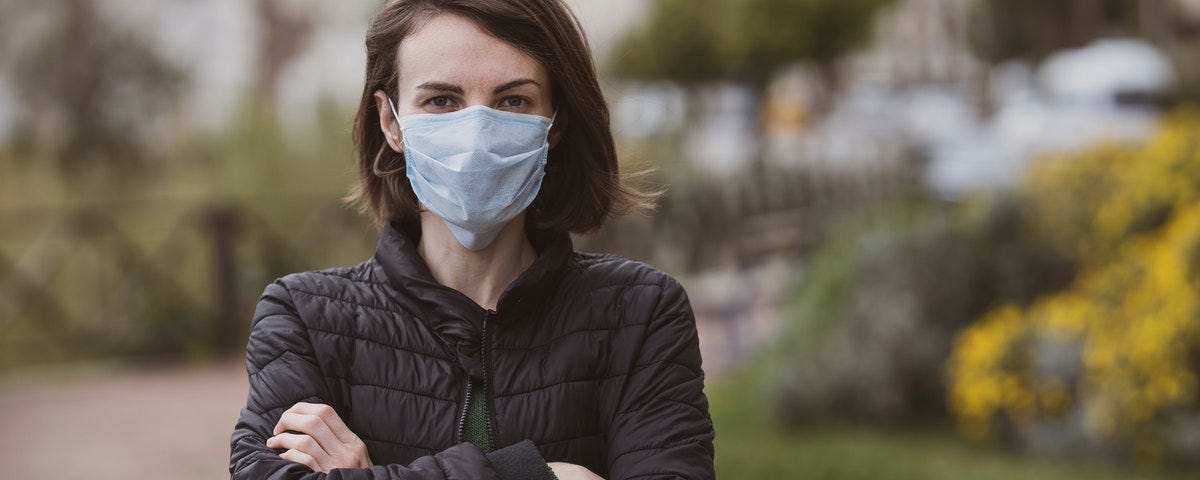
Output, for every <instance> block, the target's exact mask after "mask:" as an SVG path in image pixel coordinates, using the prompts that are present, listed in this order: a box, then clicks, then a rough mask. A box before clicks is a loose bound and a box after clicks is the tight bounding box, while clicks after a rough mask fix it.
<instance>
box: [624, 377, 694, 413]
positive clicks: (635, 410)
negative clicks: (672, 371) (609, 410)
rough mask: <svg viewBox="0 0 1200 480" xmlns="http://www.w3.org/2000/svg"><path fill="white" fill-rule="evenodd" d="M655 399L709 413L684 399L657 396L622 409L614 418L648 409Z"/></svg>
mask: <svg viewBox="0 0 1200 480" xmlns="http://www.w3.org/2000/svg"><path fill="white" fill-rule="evenodd" d="M695 380H696V379H695V378H689V379H687V380H684V381H682V382H679V383H677V384H675V385H682V384H684V383H687V382H692V381H695ZM655 401H665V402H671V403H678V404H680V405H686V406H689V407H692V409H694V410H696V411H697V412H699V413H700V414H701V415H704V416H706V417H707V416H708V413H707V412H705V411H704V410H703V409H701V408H700V407H697V406H695V405H692V404H690V403H688V402H684V401H682V400H675V399H673V398H655V399H654V400H650V401H647V402H642V404H640V405H638V406H637V407H636V408H629V409H626V410H625V411H622V412H617V414H616V415H613V418H617V417H620V416H622V415H628V414H630V413H634V412H639V411H642V410H645V409H646V405H647V404H650V403H653V402H655Z"/></svg>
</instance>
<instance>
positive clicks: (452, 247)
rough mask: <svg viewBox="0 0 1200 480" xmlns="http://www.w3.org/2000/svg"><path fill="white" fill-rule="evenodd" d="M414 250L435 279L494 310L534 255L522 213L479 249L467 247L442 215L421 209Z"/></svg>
mask: <svg viewBox="0 0 1200 480" xmlns="http://www.w3.org/2000/svg"><path fill="white" fill-rule="evenodd" d="M417 252H418V253H420V255H421V257H422V258H424V259H425V264H426V265H428V266H429V272H430V273H431V274H433V278H434V280H437V281H438V283H440V284H442V285H445V286H447V287H450V288H453V289H455V290H458V291H459V292H462V293H463V295H466V296H467V297H468V298H470V299H471V300H474V301H475V303H477V304H479V306H481V307H483V308H486V309H491V310H495V309H496V304H497V303H499V301H500V295H501V294H503V293H504V290H505V289H506V288H508V285H509V284H510V283H512V281H513V280H516V278H517V277H518V276H520V275H521V272H523V271H525V269H526V268H529V265H531V264H533V261H534V259H536V258H537V251H535V250H534V248H533V245H532V244H531V243H529V238H527V237H526V235H525V214H524V213H522V214H521V215H519V216H517V218H514V219H512V220H511V221H509V222H508V224H507V225H505V226H504V229H503V230H501V231H500V235H499V236H498V237H496V240H495V241H493V242H492V243H491V244H489V245H488V246H487V247H484V248H483V249H482V250H479V251H471V250H467V248H466V247H463V246H462V244H460V243H458V240H457V239H455V238H454V234H452V233H450V230H449V229H448V228H446V224H445V223H444V222H443V221H442V219H441V218H438V217H437V216H436V215H434V214H433V213H431V212H429V211H424V212H421V241H420V242H419V243H418V244H417Z"/></svg>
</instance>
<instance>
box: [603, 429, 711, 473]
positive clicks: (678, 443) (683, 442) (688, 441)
mask: <svg viewBox="0 0 1200 480" xmlns="http://www.w3.org/2000/svg"><path fill="white" fill-rule="evenodd" d="M701 441H702V440H700V439H697V438H696V437H690V438H685V439H683V440H679V441H675V442H667V443H664V444H661V445H651V446H648V447H638V448H634V449H630V450H626V451H624V452H621V453H620V454H617V455H616V456H613V457H612V460H609V462H608V470H609V471H612V466H613V464H615V463H617V459H618V458H621V457H624V456H626V455H629V454H631V453H637V452H644V451H646V450H666V449H668V448H675V447H682V446H684V445H691V444H695V443H700V442H701Z"/></svg>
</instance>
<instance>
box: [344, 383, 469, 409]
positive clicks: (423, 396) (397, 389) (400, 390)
mask: <svg viewBox="0 0 1200 480" xmlns="http://www.w3.org/2000/svg"><path fill="white" fill-rule="evenodd" d="M328 378H334V379H338V380H345V381H346V383H347V384H348V385H349V386H356V385H357V386H363V387H375V388H382V389H386V390H394V391H397V392H400V393H407V394H409V395H414V396H418V397H422V398H428V399H430V400H439V401H443V402H446V403H453V404H456V405H457V404H458V401H457V400H450V399H446V398H441V397H435V396H433V395H428V394H424V393H420V392H414V391H411V390H405V389H403V388H396V387H389V386H387V385H379V384H377V383H368V382H358V381H354V380H352V379H350V378H348V377H333V376H331V377H328Z"/></svg>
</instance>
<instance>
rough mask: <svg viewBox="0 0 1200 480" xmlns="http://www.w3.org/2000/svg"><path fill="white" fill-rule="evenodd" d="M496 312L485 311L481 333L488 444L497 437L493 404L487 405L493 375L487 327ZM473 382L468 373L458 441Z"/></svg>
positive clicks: (469, 401) (464, 424)
mask: <svg viewBox="0 0 1200 480" xmlns="http://www.w3.org/2000/svg"><path fill="white" fill-rule="evenodd" d="M495 314H496V311H495V310H492V309H488V310H487V311H486V312H484V315H483V333H482V334H481V335H480V337H481V340H482V342H483V343H482V344H481V345H480V353H481V354H482V355H483V399H484V402H485V405H484V408H487V409H488V410H489V411H487V412H484V413H485V415H484V424H485V425H486V426H487V427H486V429H487V438H488V444H491V443H492V442H493V441H494V439H495V437H494V436H493V434H492V412H491V411H490V410H491V405H487V403H490V402H487V400H488V379H489V378H490V377H491V376H492V375H491V372H490V371H489V370H488V357H490V356H491V350H490V349H488V348H487V345H488V329H487V327H488V320H489V319H491V318H492V316H494V315H495ZM473 383H474V382H472V381H471V377H470V375H468V376H467V389H466V393H464V394H463V406H462V413H461V414H460V415H459V416H458V433H457V441H458V442H462V441H463V439H464V437H463V433H464V431H463V430H464V428H465V427H466V424H467V410H468V409H469V408H470V407H471V394H472V393H474V388H472V386H473Z"/></svg>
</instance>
